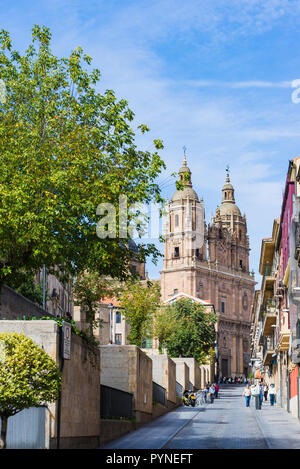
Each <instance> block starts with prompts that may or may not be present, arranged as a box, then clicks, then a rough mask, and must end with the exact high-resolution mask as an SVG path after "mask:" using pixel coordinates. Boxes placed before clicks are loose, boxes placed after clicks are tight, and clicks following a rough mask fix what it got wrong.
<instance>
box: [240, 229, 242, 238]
mask: <svg viewBox="0 0 300 469" xmlns="http://www.w3.org/2000/svg"><path fill="white" fill-rule="evenodd" d="M239 238H240V240H241V239H242V232H241V230H239Z"/></svg>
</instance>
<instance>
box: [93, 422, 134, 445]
mask: <svg viewBox="0 0 300 469" xmlns="http://www.w3.org/2000/svg"><path fill="white" fill-rule="evenodd" d="M134 429H135V425H134V423H133V422H129V421H127V420H113V419H108V420H102V422H101V437H100V445H101V446H102V445H105V444H106V443H108V442H109V441H112V440H115V439H116V438H120V437H121V436H123V435H126V433H129V432H132V430H134Z"/></svg>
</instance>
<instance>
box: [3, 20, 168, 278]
mask: <svg viewBox="0 0 300 469" xmlns="http://www.w3.org/2000/svg"><path fill="white" fill-rule="evenodd" d="M91 61H92V59H91V57H89V56H88V55H86V54H84V53H83V50H82V49H81V48H80V47H77V48H76V49H75V50H73V51H72V52H71V54H70V56H69V57H63V58H58V57H57V56H55V55H54V54H53V52H52V51H51V33H50V30H49V29H48V28H46V27H40V26H38V25H35V26H34V27H33V29H32V42H31V44H30V45H29V47H28V48H27V50H26V51H25V52H24V54H23V55H22V54H20V53H19V52H18V51H16V50H14V49H13V47H12V42H11V38H10V36H9V33H8V32H7V31H4V30H2V31H1V32H0V79H1V80H3V82H4V84H5V87H6V96H5V99H1V100H0V155H1V156H0V284H1V283H7V284H10V281H12V280H13V281H14V283H16V278H18V277H20V278H24V276H26V275H27V273H28V272H29V271H32V272H35V271H36V270H38V269H40V268H41V267H42V266H43V265H45V266H46V267H47V269H48V272H49V271H50V272H51V269H52V268H53V269H54V267H53V266H56V269H55V271H53V273H54V274H56V275H58V272H65V273H66V275H69V274H71V275H75V274H76V273H78V272H83V271H85V270H88V271H92V270H94V271H96V272H98V273H100V274H103V275H107V274H109V275H111V276H113V277H119V278H124V277H126V276H127V274H128V261H129V259H130V258H131V256H132V253H131V251H130V249H128V243H127V242H126V241H127V240H126V239H121V240H120V239H118V238H116V239H109V238H105V239H99V238H97V236H96V225H97V223H98V222H99V215H97V214H96V209H97V206H98V205H99V204H100V203H112V204H113V205H114V207H115V209H116V215H117V218H116V225H117V233H118V232H119V231H118V228H119V218H118V215H119V196H121V195H122V196H127V206H129V205H132V204H134V203H137V202H141V203H148V202H150V201H151V200H154V201H156V202H162V199H161V196H160V190H159V187H158V185H157V184H155V183H154V181H155V178H156V177H157V176H158V174H159V173H160V172H161V170H162V169H163V168H165V165H164V163H163V161H162V160H161V158H160V156H159V154H158V152H157V150H159V149H162V148H163V145H162V142H161V141H160V140H159V139H155V140H154V141H153V143H154V150H155V151H154V152H153V153H151V152H149V151H141V150H139V149H138V148H137V147H136V144H135V132H134V130H133V128H132V123H133V119H134V113H133V112H132V111H131V110H130V109H129V107H128V103H127V102H126V101H125V100H124V99H120V100H118V99H117V98H116V96H115V93H114V92H113V91H112V90H106V91H105V92H104V93H100V92H98V91H97V84H98V82H99V79H100V72H99V70H98V69H93V70H91V68H90V64H91ZM138 128H139V130H140V131H141V132H142V133H145V132H147V131H148V130H149V129H148V127H147V126H146V125H144V124H142V125H140V126H138ZM133 215H134V214H133ZM133 215H132V216H133ZM128 222H130V217H129V220H128ZM147 255H153V257H154V260H155V259H156V258H157V256H158V251H157V249H156V248H155V246H154V245H152V244H149V245H146V246H144V247H142V249H141V251H140V256H141V258H145V256H147ZM20 266H22V272H21V271H20ZM20 281H21V280H20Z"/></svg>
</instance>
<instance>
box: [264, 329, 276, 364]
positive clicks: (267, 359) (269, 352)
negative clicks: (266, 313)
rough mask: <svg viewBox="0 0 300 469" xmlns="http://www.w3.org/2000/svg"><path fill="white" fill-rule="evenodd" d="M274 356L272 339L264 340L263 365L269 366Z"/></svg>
mask: <svg viewBox="0 0 300 469" xmlns="http://www.w3.org/2000/svg"><path fill="white" fill-rule="evenodd" d="M274 355H275V346H274V337H273V336H271V337H268V338H265V341H264V346H263V364H264V365H270V364H271V363H272V361H273V359H274Z"/></svg>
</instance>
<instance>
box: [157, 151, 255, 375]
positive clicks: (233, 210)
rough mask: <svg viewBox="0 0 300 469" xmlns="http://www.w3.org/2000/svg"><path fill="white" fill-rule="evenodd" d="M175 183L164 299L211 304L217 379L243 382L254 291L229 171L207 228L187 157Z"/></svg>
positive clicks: (169, 207)
mask: <svg viewBox="0 0 300 469" xmlns="http://www.w3.org/2000/svg"><path fill="white" fill-rule="evenodd" d="M179 181H180V182H181V183H182V184H183V189H182V190H176V191H175V193H174V195H173V197H172V199H171V201H170V202H169V203H168V204H167V214H166V218H165V224H164V238H165V253H164V264H163V270H162V272H161V291H162V298H163V300H167V299H170V298H171V297H172V296H173V295H175V294H177V293H180V292H183V293H186V294H189V295H192V296H194V297H196V298H200V299H202V300H205V301H207V302H208V303H211V304H213V305H214V307H215V311H216V313H217V314H218V324H217V331H218V332H217V342H218V360H217V362H218V366H217V374H218V375H219V376H227V377H228V376H245V375H247V373H248V364H249V359H250V343H251V342H250V326H251V320H250V315H251V306H252V301H253V296H254V286H255V280H254V274H253V273H250V272H249V251H250V248H249V238H248V235H247V222H246V216H245V215H241V212H240V209H239V208H238V206H237V205H236V202H235V195H234V188H233V186H232V184H231V182H230V177H229V170H228V169H227V175H226V181H225V184H224V186H223V188H222V202H221V205H220V206H218V207H217V209H216V214H215V216H213V217H212V219H211V223H210V224H209V225H208V226H207V225H206V223H205V216H204V202H203V200H199V198H198V195H197V193H196V192H195V190H194V189H193V186H192V179H191V170H190V169H189V167H188V166H187V161H186V157H185V156H184V160H183V165H182V167H181V168H180V170H179Z"/></svg>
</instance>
